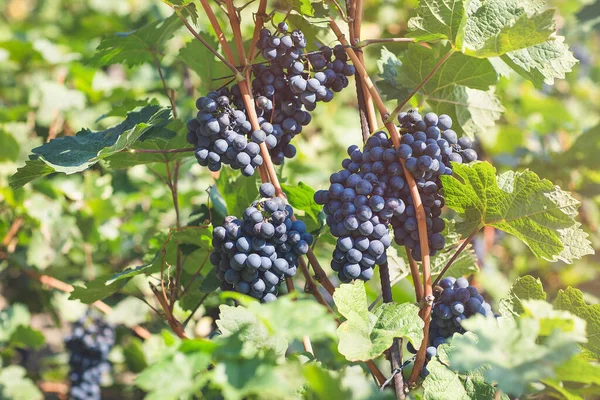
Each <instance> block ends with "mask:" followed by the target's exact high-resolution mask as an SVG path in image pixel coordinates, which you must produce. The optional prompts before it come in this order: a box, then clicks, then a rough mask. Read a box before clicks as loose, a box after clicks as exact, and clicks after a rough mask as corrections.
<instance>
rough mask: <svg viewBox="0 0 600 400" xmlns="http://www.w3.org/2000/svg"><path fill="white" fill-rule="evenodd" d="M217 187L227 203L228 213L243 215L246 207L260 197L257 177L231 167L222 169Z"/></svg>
mask: <svg viewBox="0 0 600 400" xmlns="http://www.w3.org/2000/svg"><path fill="white" fill-rule="evenodd" d="M217 188H218V189H219V193H220V194H221V196H223V199H224V200H225V203H226V204H227V213H228V215H235V216H238V217H241V215H242V214H243V212H244V210H245V209H246V207H248V206H250V203H252V202H253V201H254V200H256V199H257V198H258V187H257V185H256V177H250V178H248V177H245V176H243V175H242V174H241V173H239V172H238V171H234V170H232V169H230V168H223V169H222V170H221V174H220V175H219V178H218V179H217Z"/></svg>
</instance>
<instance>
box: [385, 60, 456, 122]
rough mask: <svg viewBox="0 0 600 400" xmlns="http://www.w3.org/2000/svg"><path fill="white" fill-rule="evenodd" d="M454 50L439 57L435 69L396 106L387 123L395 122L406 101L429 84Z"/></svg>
mask: <svg viewBox="0 0 600 400" xmlns="http://www.w3.org/2000/svg"><path fill="white" fill-rule="evenodd" d="M454 52H455V50H454V49H450V50H449V51H448V52H447V53H446V54H444V56H443V57H442V58H440V59H439V61H438V62H437V63H436V64H435V65H434V66H433V69H432V70H431V71H429V73H428V74H427V75H426V76H425V78H423V80H422V81H421V83H419V84H418V85H417V86H416V87H415V88H414V89H413V90H412V92H410V93H409V94H408V96H406V98H405V99H404V100H402V101H401V102H400V103H399V104H398V105H397V106H396V108H394V110H393V111H392V112H391V113H390V115H389V116H388V117H387V119H386V120H385V122H386V123H389V122H391V123H393V122H394V120H395V119H396V117H397V116H398V114H400V111H402V108H403V107H404V106H405V105H406V103H408V102H409V101H410V99H412V98H413V96H414V95H415V94H417V93H418V92H419V90H421V88H422V87H423V86H425V85H426V84H427V82H429V80H430V79H431V78H432V77H433V75H435V73H436V72H437V71H438V69H440V67H441V66H442V65H444V63H445V62H446V61H448V59H449V58H450V57H451V56H452V54H454Z"/></svg>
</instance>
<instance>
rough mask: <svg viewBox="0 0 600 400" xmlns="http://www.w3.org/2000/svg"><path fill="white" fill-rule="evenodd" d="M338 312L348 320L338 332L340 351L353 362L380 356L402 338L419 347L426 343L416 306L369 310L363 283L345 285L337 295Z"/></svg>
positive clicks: (334, 295) (386, 304) (386, 306)
mask: <svg viewBox="0 0 600 400" xmlns="http://www.w3.org/2000/svg"><path fill="white" fill-rule="evenodd" d="M333 301H334V302H335V304H336V306H337V308H338V311H339V312H340V314H342V315H343V316H344V317H345V318H346V319H347V320H346V321H345V322H343V323H342V324H341V325H340V326H339V327H338V330H337V333H338V337H339V339H340V342H339V345H338V350H339V352H340V353H341V354H342V355H344V357H346V359H347V360H349V361H367V360H371V359H373V358H376V357H378V356H380V355H381V354H382V353H383V352H384V351H385V350H386V349H388V348H389V347H390V346H391V345H392V342H393V340H394V338H398V337H406V338H407V339H409V340H410V341H411V343H413V344H414V345H415V347H418V346H419V345H420V343H421V341H422V340H423V321H422V320H421V318H419V308H418V307H417V306H415V305H413V304H409V303H403V304H396V303H384V304H381V305H380V306H378V307H376V308H375V309H374V310H373V312H370V311H369V310H368V303H367V294H366V291H365V285H364V282H362V281H356V282H355V283H353V284H343V285H341V286H340V287H339V288H338V289H336V291H335V293H334V294H333Z"/></svg>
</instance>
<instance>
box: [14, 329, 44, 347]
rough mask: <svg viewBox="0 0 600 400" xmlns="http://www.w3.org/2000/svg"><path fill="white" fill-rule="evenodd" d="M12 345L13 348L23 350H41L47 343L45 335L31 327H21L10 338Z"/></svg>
mask: <svg viewBox="0 0 600 400" xmlns="http://www.w3.org/2000/svg"><path fill="white" fill-rule="evenodd" d="M10 343H11V344H12V345H13V346H16V347H21V348H23V349H34V350H37V349H39V348H41V347H42V346H43V345H44V343H45V338H44V334H43V333H42V332H40V331H38V330H37V329H33V328H32V327H30V326H25V325H19V326H18V327H17V329H15V330H14V331H13V333H12V335H11V337H10Z"/></svg>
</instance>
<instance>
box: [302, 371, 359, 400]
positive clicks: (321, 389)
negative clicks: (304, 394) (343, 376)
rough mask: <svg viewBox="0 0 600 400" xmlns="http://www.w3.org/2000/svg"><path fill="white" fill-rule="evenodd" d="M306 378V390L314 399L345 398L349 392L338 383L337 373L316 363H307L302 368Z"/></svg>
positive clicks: (333, 399)
mask: <svg viewBox="0 0 600 400" xmlns="http://www.w3.org/2000/svg"><path fill="white" fill-rule="evenodd" d="M303 372H304V377H305V378H306V380H307V390H308V391H309V393H310V395H311V397H308V398H314V399H328V400H346V399H350V398H352V397H351V393H350V391H349V390H348V389H346V388H343V387H342V386H341V385H340V383H341V382H340V379H339V373H338V372H337V371H328V370H326V369H324V368H321V366H319V365H318V364H317V363H309V364H307V365H305V366H304V368H303Z"/></svg>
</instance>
